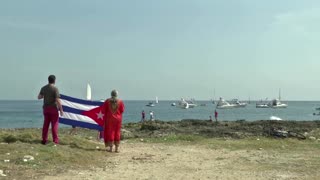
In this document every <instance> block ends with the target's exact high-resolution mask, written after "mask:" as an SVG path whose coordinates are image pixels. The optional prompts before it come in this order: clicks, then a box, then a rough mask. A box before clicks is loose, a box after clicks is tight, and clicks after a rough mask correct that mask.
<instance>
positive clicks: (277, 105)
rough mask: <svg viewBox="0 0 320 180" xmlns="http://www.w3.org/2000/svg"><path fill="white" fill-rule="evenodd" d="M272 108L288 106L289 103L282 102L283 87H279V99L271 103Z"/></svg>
mask: <svg viewBox="0 0 320 180" xmlns="http://www.w3.org/2000/svg"><path fill="white" fill-rule="evenodd" d="M269 106H270V107H271V108H286V107H288V104H284V103H281V89H279V99H274V100H272V101H271V102H270V103H269Z"/></svg>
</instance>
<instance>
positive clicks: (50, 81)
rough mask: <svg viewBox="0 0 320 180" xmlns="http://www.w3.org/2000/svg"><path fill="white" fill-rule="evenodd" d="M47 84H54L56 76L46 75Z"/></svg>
mask: <svg viewBox="0 0 320 180" xmlns="http://www.w3.org/2000/svg"><path fill="white" fill-rule="evenodd" d="M48 81H49V84H54V83H55V82H56V76H54V75H50V76H49V77H48Z"/></svg>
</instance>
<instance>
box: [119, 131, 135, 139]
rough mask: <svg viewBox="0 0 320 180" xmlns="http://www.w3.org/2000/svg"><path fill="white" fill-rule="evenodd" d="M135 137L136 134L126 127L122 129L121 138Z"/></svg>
mask: <svg viewBox="0 0 320 180" xmlns="http://www.w3.org/2000/svg"><path fill="white" fill-rule="evenodd" d="M130 138H134V135H133V133H132V132H131V131H128V130H126V129H121V140H123V139H130Z"/></svg>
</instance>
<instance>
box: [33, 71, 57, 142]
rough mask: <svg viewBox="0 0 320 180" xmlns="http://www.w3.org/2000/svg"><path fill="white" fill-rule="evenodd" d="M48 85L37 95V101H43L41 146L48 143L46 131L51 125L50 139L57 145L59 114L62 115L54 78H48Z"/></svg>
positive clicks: (51, 76) (52, 76)
mask: <svg viewBox="0 0 320 180" xmlns="http://www.w3.org/2000/svg"><path fill="white" fill-rule="evenodd" d="M48 81H49V83H48V84H47V85H45V86H43V87H42V88H41V90H40V93H39V95H38V99H43V116H44V123H43V128H42V142H41V143H42V144H47V142H48V130H49V126H50V123H51V129H52V139H53V142H54V143H55V144H58V143H59V137H58V128H59V113H58V110H59V111H60V114H61V115H63V109H62V105H61V101H60V94H59V90H58V88H57V87H55V82H56V77H55V76H54V75H50V76H49V77H48Z"/></svg>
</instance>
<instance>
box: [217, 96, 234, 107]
mask: <svg viewBox="0 0 320 180" xmlns="http://www.w3.org/2000/svg"><path fill="white" fill-rule="evenodd" d="M216 108H217V109H230V108H235V105H234V104H230V103H228V102H227V101H226V100H224V99H223V98H221V97H220V99H219V101H218V102H217V106H216Z"/></svg>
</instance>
